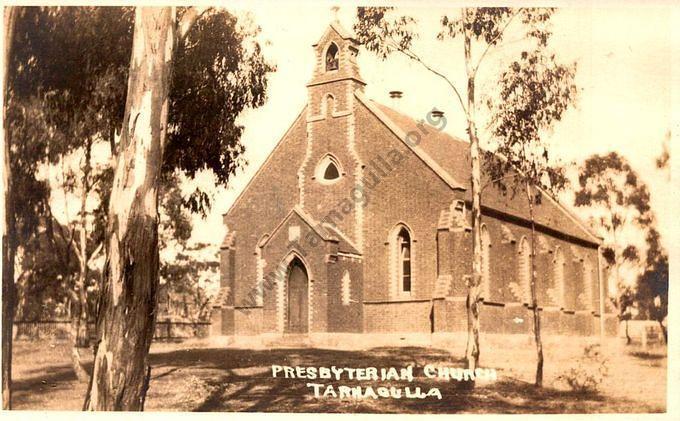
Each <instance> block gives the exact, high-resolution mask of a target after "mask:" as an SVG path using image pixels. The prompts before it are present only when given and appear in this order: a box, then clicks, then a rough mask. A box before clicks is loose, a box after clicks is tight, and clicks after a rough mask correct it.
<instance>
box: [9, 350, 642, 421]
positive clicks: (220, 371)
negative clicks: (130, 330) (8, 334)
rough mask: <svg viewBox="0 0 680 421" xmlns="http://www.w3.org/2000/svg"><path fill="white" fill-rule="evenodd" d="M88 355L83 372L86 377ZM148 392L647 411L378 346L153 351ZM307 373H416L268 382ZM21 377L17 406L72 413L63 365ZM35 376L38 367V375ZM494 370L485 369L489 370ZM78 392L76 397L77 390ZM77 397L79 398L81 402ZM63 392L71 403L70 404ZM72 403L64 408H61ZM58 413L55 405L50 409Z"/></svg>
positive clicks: (407, 407)
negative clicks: (377, 392)
mask: <svg viewBox="0 0 680 421" xmlns="http://www.w3.org/2000/svg"><path fill="white" fill-rule="evenodd" d="M90 357H91V356H88V359H89V361H88V363H87V364H86V365H85V366H86V369H87V370H88V371H90V370H91V368H92V365H91V358H90ZM149 362H150V364H151V365H152V383H151V389H150V396H149V398H148V400H147V401H148V403H149V404H153V405H149V406H150V407H153V408H155V409H156V410H173V409H182V410H190V411H191V410H193V411H199V412H206V411H230V412H309V413H337V412H346V413H592V412H650V411H653V410H655V409H654V408H646V407H644V406H643V405H640V404H639V403H636V402H632V401H625V400H620V399H619V400H617V399H613V398H610V397H603V396H600V395H597V394H576V393H573V392H565V391H560V390H556V389H552V388H548V387H546V388H542V389H538V388H535V387H534V386H533V385H532V384H529V383H526V382H522V381H520V380H517V379H514V378H512V377H506V374H507V373H508V372H507V371H505V370H504V367H494V368H496V370H497V372H498V381H496V382H493V383H482V382H480V383H478V385H477V387H476V388H474V389H472V390H469V389H467V388H465V387H464V385H463V384H462V383H460V382H458V381H455V380H453V381H444V380H436V379H429V378H426V377H424V376H423V367H424V366H425V365H426V364H434V365H446V366H449V367H463V366H464V361H463V359H456V358H453V357H452V356H451V355H450V354H449V353H448V352H446V351H443V350H439V349H434V348H421V347H380V348H373V349H370V350H365V351H339V350H330V349H312V348H296V349H269V350H267V349H265V350H253V349H233V348H212V349H206V348H197V349H179V350H168V351H157V352H153V353H152V354H150V355H149ZM272 364H278V365H288V366H313V367H330V366H333V365H334V366H336V367H378V368H387V367H395V368H402V367H406V366H408V365H413V366H414V371H413V372H414V375H415V376H416V378H415V379H414V380H413V382H407V381H384V382H381V381H378V382H367V381H356V380H341V381H336V380H319V379H316V380H307V379H286V378H281V377H277V378H273V377H272V374H271V365H272ZM22 365H23V366H24V368H25V369H24V370H23V371H22V373H23V374H22V376H19V377H17V378H15V382H14V388H15V389H14V390H15V392H16V394H15V395H14V396H15V399H16V402H17V403H19V404H20V405H19V406H22V407H24V408H26V409H29V408H33V409H40V408H41V406H42V405H46V403H47V402H53V403H54V402H57V401H59V402H58V403H59V405H63V406H64V409H78V408H79V407H80V405H81V403H82V396H81V394H83V395H84V388H85V387H84V386H82V385H81V384H80V383H78V382H77V380H76V377H75V375H74V373H73V371H72V368H71V366H70V364H67V363H65V358H60V359H57V358H55V359H51V360H48V361H45V362H41V363H38V364H36V363H35V360H34V359H33V358H32V357H31V356H29V354H28V353H27V354H26V356H25V357H23V360H22ZM38 367H40V368H38ZM490 368H491V367H490ZM308 382H314V383H321V384H324V386H325V385H333V386H334V387H335V390H336V392H337V391H338V386H340V385H345V386H350V387H352V386H362V387H366V386H371V387H373V388H377V387H379V386H385V387H391V386H394V387H398V388H405V387H410V388H411V390H413V388H415V387H420V388H421V390H422V391H423V392H425V393H427V391H428V390H429V389H430V388H432V387H436V388H439V390H440V391H441V394H442V399H441V400H439V399H437V398H435V397H428V398H426V399H409V398H405V397H402V398H401V399H392V398H387V399H386V398H379V399H371V398H366V399H348V398H345V399H339V398H317V397H315V396H314V393H313V389H312V388H310V387H308V386H307V383H308ZM81 389H82V390H81ZM81 391H82V392H83V393H81ZM69 393H70V395H68V394H69ZM67 395H68V396H71V397H70V399H71V400H72V402H70V403H69V404H68V405H67V404H66V402H64V403H62V401H61V400H62V399H66V398H65V396H67ZM53 406H56V405H53Z"/></svg>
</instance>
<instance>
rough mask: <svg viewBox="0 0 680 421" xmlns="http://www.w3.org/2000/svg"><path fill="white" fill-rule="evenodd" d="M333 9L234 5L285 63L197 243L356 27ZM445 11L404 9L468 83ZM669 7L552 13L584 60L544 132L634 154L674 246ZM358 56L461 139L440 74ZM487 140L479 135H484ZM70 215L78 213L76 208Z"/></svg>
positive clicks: (558, 150) (560, 52)
mask: <svg viewBox="0 0 680 421" xmlns="http://www.w3.org/2000/svg"><path fill="white" fill-rule="evenodd" d="M331 6H332V4H330V3H323V2H321V3H300V2H297V3H291V2H279V3H273V2H264V3H260V2H258V3H238V2H237V3H236V9H234V8H231V7H230V9H229V10H230V11H232V12H233V13H236V14H238V15H239V16H243V17H245V16H246V15H248V16H249V17H250V18H251V19H252V20H253V21H254V22H255V23H256V24H257V25H259V26H260V27H261V29H262V32H261V34H260V42H261V43H262V45H263V51H264V54H265V57H267V58H268V59H269V60H270V61H271V62H272V63H274V64H276V66H277V71H276V72H275V73H272V74H270V76H269V89H268V100H267V102H266V103H265V104H264V106H262V107H260V108H258V109H256V110H249V111H247V112H244V113H243V114H242V115H241V116H240V117H239V119H238V121H239V123H240V124H242V125H243V126H244V127H245V130H244V132H243V136H242V139H241V141H242V143H243V144H244V145H245V147H246V152H245V158H246V159H247V161H248V165H247V166H246V167H245V168H244V169H243V170H242V171H239V173H238V174H237V175H236V176H235V177H233V178H232V179H231V180H230V182H229V186H228V188H226V189H224V188H218V189H216V190H214V197H213V199H214V206H213V209H212V211H211V212H210V213H209V215H208V216H207V218H205V219H202V218H200V217H198V216H197V217H195V218H194V232H193V234H192V241H195V242H201V243H208V244H212V245H213V247H216V246H218V245H219V244H221V242H222V240H223V238H224V235H225V234H226V228H225V227H224V226H223V224H222V214H224V213H225V212H226V211H227V210H228V209H229V207H230V206H231V204H232V203H233V202H234V200H235V198H236V197H237V196H238V194H239V193H240V192H241V191H242V190H243V188H244V187H245V186H246V184H247V183H248V181H249V180H250V179H251V178H252V177H253V175H254V174H255V172H256V171H257V169H258V168H259V167H260V165H261V164H262V163H263V162H264V160H265V159H266V157H267V156H268V155H269V153H270V152H271V151H272V149H273V148H274V146H275V145H276V144H277V142H278V141H279V140H280V138H281V136H282V135H283V134H284V133H285V132H286V130H287V129H288V128H289V126H290V125H291V124H292V123H293V121H294V119H295V117H296V116H297V115H298V114H299V112H300V111H301V110H302V108H303V107H304V105H305V102H306V100H307V93H306V87H305V85H306V83H307V82H309V80H310V79H311V75H312V70H313V65H314V52H313V49H312V44H314V43H316V42H317V41H318V39H319V38H320V37H321V35H322V34H323V33H324V31H325V30H326V28H327V26H328V24H329V22H331V20H333V19H334V18H336V17H337V19H338V20H339V21H340V23H341V24H342V25H343V26H344V27H345V28H346V29H350V30H351V28H352V25H353V21H354V14H355V9H354V8H353V7H350V6H344V7H342V8H340V10H339V12H338V13H337V15H336V14H334V12H332V11H331ZM445 12H448V13H449V14H457V13H459V11H458V10H455V9H454V10H450V9H449V10H444V9H438V8H437V7H436V4H435V6H432V5H429V6H427V7H415V6H410V8H403V9H399V10H397V11H396V13H400V14H407V15H410V16H413V17H415V18H416V19H417V20H418V22H419V23H418V29H419V32H420V34H421V35H420V38H419V39H418V40H417V41H416V43H415V45H414V47H413V50H414V51H415V52H416V53H418V54H419V55H420V56H421V58H422V59H423V60H424V61H426V62H427V63H428V64H430V65H431V66H432V67H434V68H437V69H440V70H441V71H442V72H443V73H445V74H446V75H447V76H448V77H449V78H450V79H451V80H452V81H453V82H454V83H455V84H456V85H457V86H460V87H464V86H465V85H464V82H465V69H464V63H463V60H462V46H461V45H460V42H459V41H458V40H455V41H448V42H440V41H437V40H436V39H435V35H436V33H437V31H438V29H439V20H440V17H441V16H442V15H443V14H445ZM674 13H675V14H677V13H678V12H674ZM672 15H673V13H671V11H670V10H669V9H664V8H659V7H645V8H639V7H638V8H634V7H626V8H611V7H610V8H599V9H598V8H583V7H581V8H576V7H572V8H562V9H559V10H558V12H557V13H556V15H555V16H554V17H553V19H552V20H553V28H552V29H553V32H554V35H553V38H552V40H551V45H552V46H553V48H554V51H555V53H556V55H557V57H558V59H559V60H560V61H562V62H565V63H568V62H574V61H575V62H576V63H577V66H578V67H577V69H578V70H577V75H576V84H577V86H578V88H579V95H578V102H577V104H576V106H575V107H573V108H571V109H570V110H568V111H567V113H566V114H565V116H564V118H563V120H562V121H560V122H559V123H558V124H557V125H556V126H555V127H554V130H553V132H552V133H549V136H548V137H549V139H550V146H551V151H552V156H553V158H555V159H557V160H560V161H562V162H565V163H569V162H576V163H578V162H582V161H583V160H584V159H586V158H587V157H589V156H591V155H592V154H596V153H606V152H609V151H616V152H618V153H620V154H622V155H623V156H624V157H625V158H626V159H628V161H629V162H630V163H631V166H632V167H633V168H634V169H635V170H636V171H637V172H638V173H639V174H640V176H641V178H642V179H643V180H644V181H645V182H646V183H647V185H648V186H649V188H650V191H651V200H652V207H653V209H654V211H655V212H656V215H657V218H658V228H659V230H660V232H661V234H662V241H663V242H664V245H666V246H667V247H668V245H669V244H670V240H669V237H670V233H671V232H677V231H678V230H677V221H676V218H674V217H673V215H674V210H675V209H674V206H673V203H674V201H673V193H674V192H673V191H672V189H671V182H670V173H664V172H661V171H658V170H657V169H656V167H655V159H656V158H657V157H658V156H659V155H660V153H661V151H662V142H663V139H664V137H665V136H666V135H667V134H668V133H669V131H670V130H671V129H673V132H675V133H678V129H679V128H678V127H677V126H675V127H673V128H671V119H672V115H671V113H672V106H671V104H672V102H673V101H674V99H673V98H672V95H673V90H672V89H671V87H672V86H674V85H676V84H678V83H680V81H677V80H675V81H674V80H673V77H674V76H675V77H676V78H677V75H673V74H672V68H671V63H672V60H671V59H672V52H673V51H680V37H679V36H677V35H678V34H677V33H676V34H675V36H673V35H674V32H673V31H674V28H673V26H672ZM676 21H677V20H676ZM509 31H510V32H509V33H508V35H507V36H506V38H505V39H506V41H507V42H505V43H503V44H502V45H501V47H500V48H499V49H497V50H493V51H492V52H491V53H490V54H488V55H487V56H486V58H485V62H484V64H483V65H482V67H481V69H480V80H481V82H480V83H479V84H478V88H477V91H478V92H481V93H484V92H493V88H494V78H495V77H496V75H497V72H498V70H499V69H500V68H501V67H500V66H501V65H502V64H503V63H506V64H507V62H508V60H509V59H511V58H512V56H513V54H514V53H516V52H517V48H519V47H521V43H518V42H517V39H518V38H519V32H517V31H515V30H514V29H513V28H512V27H511V28H509ZM358 60H359V66H360V69H361V74H362V76H363V78H364V80H365V81H366V83H367V86H366V88H365V93H366V95H367V96H368V97H369V98H372V99H374V100H376V101H378V102H382V103H384V104H387V105H389V104H390V100H389V98H388V92H389V91H391V90H401V91H403V92H404V97H403V99H402V100H401V103H400V104H399V108H400V109H401V111H403V112H405V113H406V114H409V115H411V116H413V117H415V118H421V117H422V116H424V115H425V114H426V113H427V112H428V111H429V110H431V109H432V108H433V107H436V108H438V109H440V110H443V111H444V112H445V115H446V117H447V125H446V131H447V132H449V133H450V134H452V135H455V136H458V137H461V138H465V120H464V118H463V115H462V112H461V109H460V106H459V105H458V103H457V102H456V101H455V100H454V97H453V96H452V94H451V90H450V89H449V88H448V86H447V85H446V84H445V83H444V81H443V80H442V79H440V78H438V77H437V76H435V75H433V74H432V73H430V72H428V71H427V70H425V69H423V68H422V67H421V66H420V65H419V64H417V63H415V62H413V61H409V60H408V59H406V58H404V57H401V56H391V57H389V58H388V59H387V60H386V61H381V60H379V59H377V58H376V57H375V56H374V55H372V54H371V53H370V52H367V51H365V50H363V49H362V50H361V51H360V53H359V58H358ZM676 62H677V57H676ZM676 73H678V72H676ZM674 82H675V83H674ZM676 95H677V94H676ZM675 100H677V98H675ZM676 121H677V119H676ZM481 137H482V140H483V139H484V133H483V132H482V136H481ZM196 185H200V186H202V187H203V188H209V189H213V187H212V177H211V176H210V175H209V174H201V175H199V177H198V179H197V180H195V181H193V182H187V183H185V185H184V188H185V191H186V192H187V194H188V193H189V192H191V191H193V189H194V187H195V186H196ZM55 200H59V199H58V198H57V199H55ZM571 200H572V199H571V197H569V195H568V194H566V195H565V196H564V200H563V202H566V203H567V204H570V203H569V202H570V201H571ZM72 203H73V204H72V205H71V206H74V205H76V204H77V200H76V201H72ZM55 208H59V205H57V206H55ZM70 214H71V215H75V214H76V211H71V212H70ZM212 249H213V250H215V248H212Z"/></svg>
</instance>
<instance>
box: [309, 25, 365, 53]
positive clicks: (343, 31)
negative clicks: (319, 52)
mask: <svg viewBox="0 0 680 421" xmlns="http://www.w3.org/2000/svg"><path fill="white" fill-rule="evenodd" d="M328 26H329V28H330V29H333V30H334V31H335V32H336V33H337V34H338V35H339V36H340V38H342V39H349V40H352V41H356V38H354V35H352V33H351V32H350V31H348V30H347V29H345V28H344V27H343V26H342V25H340V22H338V21H337V20H334V21H332V22H331V23H330V25H328ZM327 33H328V29H327V30H326V31H324V33H323V35H322V36H321V38H319V40H318V41H317V42H315V43H314V44H313V45H312V46H313V47H316V46H317V45H319V43H321V40H322V39H323V38H324V37H325V36H326V34H327Z"/></svg>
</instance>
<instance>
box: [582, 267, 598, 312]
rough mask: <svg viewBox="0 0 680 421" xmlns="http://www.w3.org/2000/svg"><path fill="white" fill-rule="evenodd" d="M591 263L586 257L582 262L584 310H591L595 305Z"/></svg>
mask: <svg viewBox="0 0 680 421" xmlns="http://www.w3.org/2000/svg"><path fill="white" fill-rule="evenodd" d="M593 288H594V284H593V265H592V264H591V263H590V261H589V260H588V259H586V260H585V261H584V262H583V293H582V297H583V300H582V301H583V303H582V304H583V308H584V310H591V311H592V310H593V309H594V307H595V300H594V296H595V294H593V292H594V291H593Z"/></svg>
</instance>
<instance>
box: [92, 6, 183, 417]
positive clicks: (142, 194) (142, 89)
mask: <svg viewBox="0 0 680 421" xmlns="http://www.w3.org/2000/svg"><path fill="white" fill-rule="evenodd" d="M175 30H176V28H175V12H174V8H171V7H163V8H156V7H141V8H137V10H136V14H135V24H134V35H133V43H132V58H131V62H130V75H129V79H128V91H127V102H126V104H125V116H124V120H123V127H122V130H121V140H120V144H119V145H118V148H119V149H118V154H117V163H116V168H115V173H114V180H113V187H112V191H111V199H110V206H109V213H108V221H107V229H106V263H105V266H104V273H103V277H102V283H101V288H100V297H99V303H98V315H97V344H96V352H95V358H94V366H93V373H92V378H91V380H90V386H89V388H88V392H87V397H86V399H85V405H84V407H85V409H86V410H129V411H139V410H143V408H144V400H145V397H146V389H147V388H148V380H149V379H148V378H149V374H150V368H149V365H148V361H147V358H148V352H149V346H150V345H151V340H152V338H153V332H154V325H155V308H156V291H157V289H158V282H159V278H158V276H159V275H158V262H159V256H158V179H159V176H160V171H161V164H162V157H163V147H164V143H165V137H166V126H167V120H168V95H169V90H170V81H171V74H172V64H173V61H172V58H173V51H174V48H175V42H176V40H175Z"/></svg>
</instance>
